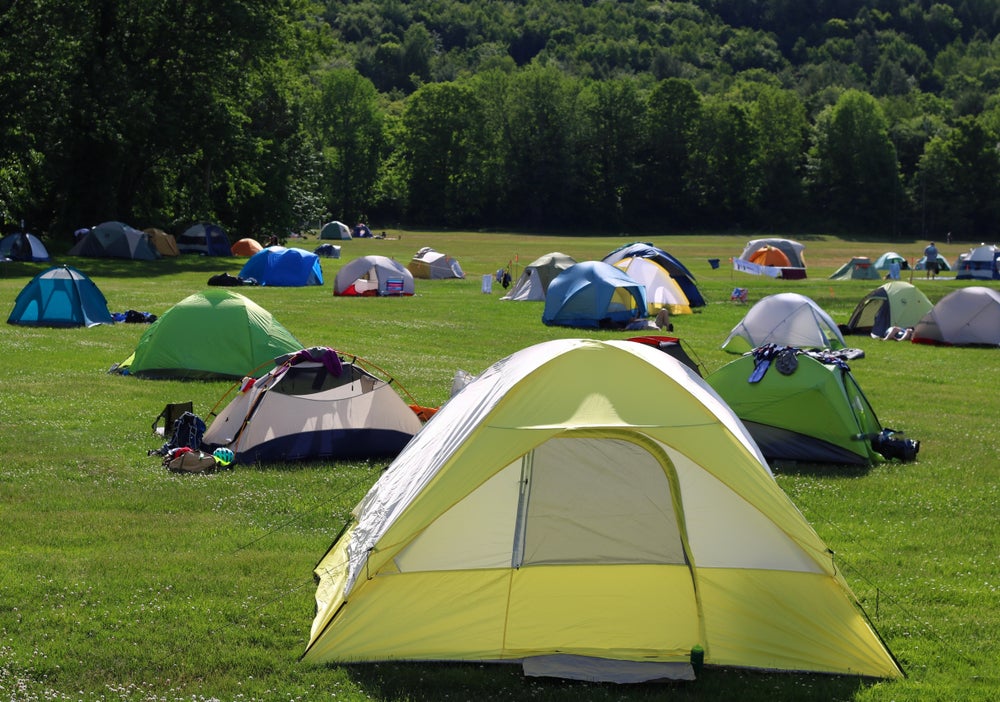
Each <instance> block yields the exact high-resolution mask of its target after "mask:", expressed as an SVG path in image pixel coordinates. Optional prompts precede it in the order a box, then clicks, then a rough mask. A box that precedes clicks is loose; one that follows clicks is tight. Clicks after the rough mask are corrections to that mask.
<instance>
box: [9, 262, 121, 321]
mask: <svg viewBox="0 0 1000 702" xmlns="http://www.w3.org/2000/svg"><path fill="white" fill-rule="evenodd" d="M7 323H8V324H19V325H23V326H29V327H93V326H96V325H98V324H114V323H115V321H114V319H113V318H112V317H111V313H110V312H109V311H108V302H107V300H105V299H104V294H103V293H102V292H101V291H100V290H99V289H98V288H97V286H96V285H95V284H94V282H93V281H92V280H91V279H90V278H88V277H87V276H85V275H84V274H83V273H81V272H80V271H78V270H76V269H75V268H70V267H69V266H56V267H53V268H49V269H48V270H46V271H42V272H41V273H39V274H38V275H36V276H35V277H34V278H32V279H31V280H30V281H29V282H28V284H27V285H25V286H24V288H22V289H21V292H20V293H18V295H17V299H16V300H14V309H13V310H12V311H11V313H10V317H8V318H7Z"/></svg>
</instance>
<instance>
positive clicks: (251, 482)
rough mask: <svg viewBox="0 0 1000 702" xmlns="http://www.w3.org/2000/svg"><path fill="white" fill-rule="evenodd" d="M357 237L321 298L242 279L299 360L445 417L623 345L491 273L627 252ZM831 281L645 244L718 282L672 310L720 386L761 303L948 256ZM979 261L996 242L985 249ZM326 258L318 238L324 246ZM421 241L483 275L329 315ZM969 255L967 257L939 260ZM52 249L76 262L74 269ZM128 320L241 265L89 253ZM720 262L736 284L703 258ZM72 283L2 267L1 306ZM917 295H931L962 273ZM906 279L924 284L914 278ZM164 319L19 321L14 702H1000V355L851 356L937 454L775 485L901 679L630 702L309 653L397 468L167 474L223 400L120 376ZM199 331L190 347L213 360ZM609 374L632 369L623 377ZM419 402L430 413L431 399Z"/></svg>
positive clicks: (11, 386) (837, 252)
mask: <svg viewBox="0 0 1000 702" xmlns="http://www.w3.org/2000/svg"><path fill="white" fill-rule="evenodd" d="M387 234H388V238H386V239H384V240H354V241H347V242H336V243H342V245H343V257H342V258H341V259H340V260H333V259H324V260H323V271H324V275H325V277H326V284H325V285H324V286H322V287H319V286H316V287H309V288H241V289H240V290H239V291H240V292H242V293H243V294H246V295H247V296H249V297H251V298H253V299H254V300H256V301H257V302H258V303H260V304H261V305H262V306H264V307H265V308H266V309H268V310H269V311H270V312H272V313H273V314H274V316H275V317H276V318H277V319H278V321H279V322H281V323H282V324H283V325H284V326H285V327H287V328H288V329H289V330H290V331H291V332H292V333H293V334H294V335H295V336H296V337H297V338H298V339H299V340H300V341H301V342H302V343H303V344H304V345H306V346H312V345H327V346H333V347H335V348H337V349H340V350H342V351H344V352H347V353H351V354H356V355H358V356H360V357H362V358H364V359H367V360H368V361H370V362H372V363H374V364H376V365H377V366H379V367H381V368H383V369H385V370H386V371H388V372H389V373H391V374H392V375H393V376H394V377H395V379H396V381H397V383H398V384H399V385H400V386H401V387H402V388H404V389H405V390H406V391H407V393H409V396H410V397H412V399H413V401H416V402H417V403H419V404H423V405H428V406H437V405H439V404H441V403H442V402H444V401H445V400H446V399H447V397H448V395H449V391H450V387H451V382H452V378H453V376H454V375H455V372H456V371H457V370H459V369H461V370H465V371H468V372H470V373H478V372H480V371H482V370H483V369H484V368H486V367H487V366H488V365H490V364H491V363H493V362H494V361H496V360H499V359H500V358H502V357H504V356H506V355H508V354H510V353H512V352H514V351H516V350H518V349H520V348H523V347H525V346H528V345H531V344H534V343H537V342H540V341H544V340H547V339H552V338H559V337H576V336H592V337H596V338H621V337H623V336H625V335H626V334H625V333H623V332H612V331H600V332H593V333H591V332H585V331H581V330H573V329H564V328H550V327H546V326H545V325H543V324H542V323H541V311H542V305H541V303H509V302H500V301H499V298H500V297H501V295H502V290H501V289H500V288H499V286H496V285H494V290H493V292H492V294H484V293H482V292H481V278H482V276H483V275H484V274H492V273H493V272H494V271H496V270H497V269H498V268H500V267H503V266H505V265H507V264H508V262H510V263H511V265H512V266H513V268H514V274H515V275H514V277H515V279H516V276H517V274H518V273H519V272H520V270H521V268H523V265H524V264H525V263H528V262H530V261H532V260H533V259H535V258H536V257H538V256H540V255H542V254H544V253H547V252H550V251H562V252H563V253H567V254H569V255H571V256H573V257H574V258H575V259H577V260H578V261H583V260H588V259H599V258H602V257H603V256H604V255H605V254H607V253H608V252H609V251H611V250H612V249H613V248H616V247H617V246H619V245H621V244H624V243H629V242H631V241H633V238H630V237H617V238H616V237H550V236H527V235H513V234H504V233H491V234H482V233H468V232H459V233H420V232H413V231H394V230H391V231H389V232H387ZM797 238H799V240H800V241H802V242H803V243H805V244H806V251H805V255H806V259H807V261H808V264H809V278H807V279H806V280H801V281H780V280H770V279H767V278H759V277H755V276H748V275H745V274H742V273H734V272H733V271H732V270H730V268H729V267H728V261H729V258H730V257H732V256H735V255H738V254H739V252H740V251H741V250H742V248H743V246H744V244H745V243H746V240H745V238H744V237H733V236H675V237H654V238H646V239H644V240H649V241H651V242H653V243H655V244H656V245H658V246H661V247H662V248H664V249H665V250H667V251H669V252H671V253H672V254H674V255H675V256H676V257H677V258H679V259H680V260H681V261H683V262H684V263H685V264H686V265H687V266H688V267H689V268H690V269H691V270H692V271H693V272H694V274H695V275H696V276H697V278H698V284H699V288H700V289H701V291H702V293H703V294H704V296H705V297H706V299H707V300H708V305H707V307H706V308H705V309H704V310H703V311H701V312H699V313H697V314H693V315H690V316H678V317H675V318H674V322H675V327H676V329H675V333H676V334H677V335H679V336H681V337H682V338H683V339H684V341H685V342H686V345H687V347H688V348H689V349H690V350H691V351H692V352H693V355H694V356H695V357H696V358H697V359H698V360H699V361H700V362H701V363H702V365H703V367H704V369H705V370H706V371H708V372H710V371H712V370H715V369H716V368H718V367H720V366H722V365H723V364H725V363H726V362H728V361H729V360H731V359H732V358H733V357H732V356H730V355H729V354H726V353H724V352H722V351H721V350H720V349H719V345H720V344H721V343H722V341H723V340H724V339H725V337H726V335H727V334H728V332H729V331H730V329H732V327H733V326H734V325H735V324H737V323H738V322H739V320H740V319H741V318H742V316H743V315H744V314H745V313H746V311H747V309H748V306H747V305H740V304H738V303H733V302H730V301H729V296H730V292H731V290H732V289H733V287H736V286H740V287H746V288H748V289H749V291H750V300H749V301H750V303H751V304H752V303H753V302H754V301H756V300H759V299H760V298H761V297H764V296H765V295H768V294H771V293H775V292H781V291H794V292H801V293H803V294H805V295H808V296H810V297H811V298H813V299H814V300H815V301H816V302H817V303H819V304H820V305H821V306H822V307H823V308H824V309H826V310H827V311H828V312H829V313H830V314H831V315H832V316H833V318H834V320H835V321H837V322H846V321H847V318H848V316H849V314H850V312H851V311H852V310H853V308H854V306H855V304H856V303H857V302H858V300H860V299H861V297H862V296H863V295H864V294H865V293H866V292H868V291H869V290H871V289H872V288H874V287H876V286H877V285H878V283H877V281H843V282H841V281H830V280H828V279H827V276H828V275H829V274H830V273H832V272H833V271H834V270H835V269H836V268H838V267H839V266H840V265H841V264H842V263H844V262H845V261H847V260H848V259H849V258H850V257H851V256H852V255H865V256H870V257H871V258H873V259H874V258H875V257H877V256H878V255H880V254H881V253H883V252H884V251H886V250H895V251H898V252H899V253H900V254H902V255H903V256H905V257H907V258H909V259H911V260H914V259H916V258H918V257H919V256H920V255H921V251H922V249H923V246H924V244H925V243H926V242H921V241H907V242H899V241H897V242H893V243H886V242H864V241H847V240H844V239H839V238H835V237H826V236H810V237H797ZM977 243H978V242H977ZM316 244H317V242H316V241H315V239H307V240H305V241H303V242H301V243H300V244H298V245H301V246H303V247H305V248H308V249H309V250H312V248H314V247H315V245H316ZM421 246H432V247H434V248H436V249H438V250H440V251H445V252H447V253H450V254H452V255H454V256H455V257H456V258H458V259H459V261H460V262H461V265H462V267H463V268H464V270H465V271H466V273H467V278H466V279H465V280H444V281H417V292H416V295H414V296H413V297H411V298H367V299H346V298H334V297H333V295H332V293H331V286H332V283H333V279H334V275H335V273H336V270H337V269H338V268H339V267H340V266H341V265H342V264H343V263H345V262H347V261H349V260H351V259H353V258H355V257H356V256H359V255H364V254H369V253H379V254H384V255H388V256H392V257H395V258H397V259H399V260H401V261H407V260H409V258H410V257H411V256H412V255H413V253H414V252H415V251H416V250H417V249H418V248H420V247H421ZM941 248H942V253H943V254H944V255H945V256H947V257H948V258H949V259H950V260H954V259H955V258H956V257H957V255H958V253H960V252H961V251H964V250H967V248H968V245H967V244H958V243H956V244H953V245H950V246H947V245H946V246H942V247H941ZM54 253H57V252H54ZM56 258H57V263H68V264H69V265H72V266H75V267H77V268H79V269H80V270H82V271H83V272H84V273H86V274H87V275H88V276H90V277H91V279H92V280H94V282H95V283H97V285H98V286H99V287H100V288H101V290H102V291H103V293H104V295H105V297H106V298H107V299H108V305H109V308H110V309H111V311H113V312H119V311H125V310H129V309H134V310H139V311H145V312H151V313H153V314H157V315H159V314H162V313H163V312H165V311H166V310H168V309H169V308H170V307H172V306H173V305H174V304H175V303H177V302H179V301H180V300H181V299H183V298H184V297H186V296H187V295H189V294H191V293H194V292H197V291H199V290H203V289H205V288H206V287H207V286H206V282H207V280H208V278H209V277H210V276H212V275H214V274H216V273H220V272H223V271H228V272H229V273H232V274H237V273H238V272H239V269H240V267H241V266H242V263H243V260H241V259H205V258H196V257H184V258H180V259H164V260H161V261H157V262H153V263H133V262H123V261H110V260H94V259H72V258H68V257H65V256H58V254H57V255H56ZM710 258H719V259H721V260H722V265H721V266H720V268H718V269H713V268H712V267H711V266H710V265H709V263H708V259H710ZM48 265H49V264H24V263H9V264H4V265H3V267H2V268H0V303H2V304H3V305H5V307H4V310H5V312H4V313H5V314H7V313H9V310H10V308H11V307H12V306H13V301H14V298H15V297H16V295H17V293H18V292H19V291H20V290H21V288H22V287H23V286H24V285H25V283H26V282H27V281H28V280H30V278H31V277H32V276H33V275H34V274H35V273H37V272H39V271H41V270H44V269H45V268H47V267H48ZM922 275H923V274H922V272H917V273H916V274H915V276H914V278H913V282H914V283H915V284H917V285H918V286H919V287H920V288H921V289H922V290H924V292H926V293H927V295H928V296H929V297H930V299H931V300H932V301H936V300H938V299H940V298H941V297H942V296H943V295H944V294H946V293H947V292H949V291H951V290H954V289H956V288H958V287H961V286H963V285H966V284H967V283H965V282H964V281H955V280H949V279H939V280H935V281H928V280H924V279H923V277H922ZM907 278H908V276H907V274H906V273H905V272H904V279H907ZM145 329H146V327H145V325H138V324H117V325H114V326H101V327H95V328H92V329H65V330H63V329H49V328H24V327H15V326H12V325H7V324H4V325H0V357H2V359H3V364H4V370H3V372H2V374H0V441H2V447H3V448H2V455H3V460H2V468H0V698H2V699H10V700H18V701H20V700H136V701H138V700H143V701H161V700H162V701H168V700H169V701H173V700H192V701H194V700H199V701H200V700H314V699H316V700H319V699H342V700H387V701H395V700H444V699H448V700H456V699H457V700H481V699H503V700H521V699H527V698H530V699H538V700H579V699H588V700H647V699H681V700H699V699H739V700H776V699H777V700H897V701H899V700H913V701H916V700H920V701H921V702H923V701H924V700H995V699H998V698H1000V591H998V588H1000V530H998V527H997V524H998V513H1000V511H998V506H1000V500H998V491H1000V488H998V475H1000V438H998V431H997V417H998V415H1000V393H998V392H997V382H996V370H997V368H998V367H1000V363H998V360H1000V356H998V354H1000V350H998V349H983V348H938V347H931V346H924V345H917V344H909V343H894V342H882V341H878V340H873V339H870V338H868V337H850V338H849V341H850V342H851V344H852V345H853V346H856V347H858V348H861V349H863V350H864V351H865V354H866V357H865V358H864V359H861V360H858V361H854V362H852V364H851V368H852V371H853V373H854V375H855V377H856V378H857V379H858V381H859V383H860V384H861V387H862V388H863V389H864V390H865V393H866V394H867V396H868V398H869V400H870V401H871V403H872V405H873V406H874V408H875V410H876V412H877V413H878V416H879V419H880V420H881V422H882V424H883V425H885V426H889V427H893V428H895V429H899V430H902V431H904V432H905V433H906V435H907V436H908V437H911V438H915V439H918V440H920V441H921V451H920V454H919V458H918V460H917V461H916V462H915V463H909V464H900V463H884V464H880V465H878V466H876V467H874V468H872V469H870V470H852V469H845V468H840V467H830V466H815V465H782V466H776V467H775V472H776V478H777V480H778V482H779V484H780V485H781V487H782V488H783V489H784V490H785V491H786V492H787V493H788V494H789V496H790V497H791V498H792V500H793V501H794V502H795V503H796V505H797V506H798V507H799V509H800V510H801V511H802V512H803V514H804V515H805V517H806V518H807V520H808V521H809V522H810V523H811V524H812V525H813V526H814V527H815V528H816V530H817V531H818V532H819V533H820V535H821V536H822V537H823V538H824V539H825V540H826V542H827V544H828V545H829V546H830V547H831V548H832V549H833V550H834V551H835V552H836V553H837V562H838V563H839V564H840V566H841V567H842V568H843V571H844V573H845V576H846V578H847V581H848V582H849V583H850V584H851V586H852V588H853V589H854V591H855V593H856V594H857V595H858V597H859V599H860V600H861V601H862V603H863V604H864V606H865V608H866V610H867V611H868V613H869V614H870V615H871V617H872V619H873V623H874V624H875V626H876V627H877V628H878V630H879V632H880V633H881V634H882V636H883V638H884V639H885V640H886V642H887V644H888V645H889V647H890V649H891V650H892V651H893V653H894V654H895V655H896V657H897V658H898V659H899V661H900V663H901V664H902V666H903V668H904V670H905V671H906V673H907V676H908V677H907V678H906V679H904V680H901V681H897V682H882V681H872V680H859V679H856V678H851V677H840V676H821V675H800V674H780V673H773V674H772V673H760V672H748V671H742V670H730V669H718V668H707V669H706V670H705V671H704V673H703V675H702V676H701V678H700V679H699V680H698V681H696V682H693V683H683V684H680V683H679V684H668V685H640V686H612V685H597V684H586V683H579V682H566V681H558V680H537V679H526V678H524V677H523V676H522V675H521V672H520V668H519V667H517V666H497V665H478V664H469V665H444V664H440V665H429V664H379V665H362V666H348V667H316V666H306V665H303V664H301V663H299V662H298V657H299V656H300V655H301V653H302V651H303V649H304V646H305V644H306V641H307V638H308V633H309V626H310V623H311V621H312V615H313V607H314V601H313V595H314V584H313V579H312V568H313V566H314V565H315V563H316V561H317V560H318V559H319V558H320V557H321V556H322V555H323V553H324V552H325V551H326V549H327V547H328V546H329V545H330V543H331V542H332V540H333V539H334V537H335V536H336V535H337V533H338V531H339V530H340V528H341V526H342V524H343V523H344V521H345V520H346V518H347V515H348V513H349V511H350V509H351V508H352V507H353V506H354V505H355V504H356V502H357V501H358V500H359V499H360V498H361V497H362V496H363V495H364V494H365V492H366V491H367V489H368V488H369V487H370V485H371V484H372V483H373V482H374V480H375V479H376V478H377V477H378V475H379V472H380V470H381V469H382V468H384V464H378V463H367V462H355V463H338V464H334V463H310V464H301V465H299V464H292V465H268V466H259V467H239V468H237V469H236V470H233V471H224V472H220V473H216V474H212V475H177V474H173V473H169V472H167V471H166V470H164V469H163V468H162V467H161V466H160V464H159V459H158V457H155V456H154V457H148V456H147V451H148V450H150V449H155V448H157V447H158V446H159V445H160V443H162V439H158V438H157V437H155V436H154V435H153V434H152V432H151V430H150V423H151V422H152V420H153V418H154V417H155V416H156V415H157V414H158V413H159V411H160V410H161V409H162V408H163V406H164V404H166V403H167V402H176V401H182V400H192V401H193V402H194V404H195V411H196V412H197V413H198V414H200V415H201V416H203V417H206V418H208V416H209V413H210V411H211V410H212V408H213V407H214V406H215V405H216V404H217V403H218V402H219V401H220V399H221V398H222V397H223V396H224V395H225V394H226V393H227V391H228V390H229V384H228V383H225V382H178V381H150V380H139V379H136V378H132V377H122V376H118V375H110V374H108V373H107V372H106V371H107V370H108V369H109V367H110V366H111V365H112V364H114V363H116V362H119V361H121V360H123V359H124V358H125V357H126V356H128V355H129V354H130V353H131V351H132V350H133V349H134V347H135V344H136V342H137V341H138V339H139V337H140V336H141V335H142V333H143V332H144V331H145ZM218 342H219V340H218V339H215V338H212V337H210V336H209V337H207V338H191V339H187V340H185V341H184V343H192V344H215V343H218ZM606 372H611V371H610V369H608V370H607V371H606ZM408 399H409V398H408Z"/></svg>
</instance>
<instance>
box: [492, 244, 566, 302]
mask: <svg viewBox="0 0 1000 702" xmlns="http://www.w3.org/2000/svg"><path fill="white" fill-rule="evenodd" d="M575 265H576V260H575V259H573V257H572V256H567V255H566V254H564V253H560V252H559V251H553V252H552V253H547V254H545V255H544V256H539V257H538V258H536V259H535V260H534V261H532V262H531V263H529V264H528V265H527V266H525V267H524V270H523V271H522V272H521V275H520V276H519V277H518V279H517V282H516V283H514V287H512V288H511V289H510V292H508V293H507V294H506V295H504V296H503V297H501V298H500V299H501V300H519V301H525V300H533V301H539V302H540V301H542V300H544V299H545V293H546V292H547V291H548V289H549V284H550V283H551V282H552V281H553V280H554V279H555V277H556V276H557V275H559V274H560V273H562V272H563V271H564V270H566V269H567V268H570V267H572V266H575Z"/></svg>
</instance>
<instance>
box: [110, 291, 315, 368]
mask: <svg viewBox="0 0 1000 702" xmlns="http://www.w3.org/2000/svg"><path fill="white" fill-rule="evenodd" d="M302 348H303V346H302V344H301V343H299V341H298V340H297V339H296V338H295V337H294V336H292V334H291V333H290V332H289V331H288V330H287V329H285V328H284V327H283V326H281V324H279V323H278V322H277V320H275V319H274V317H272V316H271V313H270V312H268V311H267V310H265V309H264V308H263V307H261V306H260V305H258V304H257V303H255V302H254V301H253V300H251V299H249V298H248V297H245V296H244V295H240V294H239V293H234V292H230V291H229V290H215V289H212V290H206V291H204V292H200V293H195V294H194V295H190V296H188V297H186V298H184V299H183V300H181V301H180V302H178V303H177V304H176V305H174V306H173V307H171V308H170V309H169V310H167V311H166V312H164V313H163V315H162V316H161V317H160V318H159V319H157V320H156V321H155V322H153V324H152V326H150V327H149V329H147V330H146V333H145V334H143V335H142V338H140V339H139V343H138V344H137V345H136V347H135V351H134V352H133V353H132V355H131V356H129V357H128V358H127V359H125V360H124V361H122V362H121V363H119V364H118V365H116V366H114V367H112V369H111V370H112V371H113V372H118V373H122V374H123V375H135V376H138V377H141V378H186V379H202V380H211V379H228V378H231V379H236V380H238V379H240V378H243V377H246V376H248V375H255V374H256V373H257V372H258V371H260V370H261V369H262V368H265V367H266V368H267V369H270V367H271V366H272V365H273V360H274V358H275V357H277V356H281V355H283V354H286V353H291V352H294V351H298V350H300V349H302Z"/></svg>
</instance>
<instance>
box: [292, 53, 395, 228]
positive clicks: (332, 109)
mask: <svg viewBox="0 0 1000 702" xmlns="http://www.w3.org/2000/svg"><path fill="white" fill-rule="evenodd" d="M308 121H309V124H310V125H311V130H312V131H313V133H314V134H315V136H316V139H317V140H318V141H319V143H320V144H322V148H323V156H324V159H325V161H326V169H327V172H328V177H327V182H326V203H325V207H324V208H323V209H324V211H325V213H326V214H332V215H335V216H336V217H337V218H338V219H343V220H346V221H353V220H355V219H357V218H359V217H360V216H361V215H362V213H364V212H366V211H367V210H368V208H369V205H370V202H371V200H372V194H373V190H374V187H375V182H376V179H377V178H378V170H379V165H380V162H381V159H382V156H383V153H384V149H385V142H384V136H383V131H382V130H383V121H384V114H383V111H382V107H381V104H380V98H379V95H378V92H377V91H376V90H375V86H374V85H373V84H372V82H371V81H370V80H368V79H367V78H364V77H363V76H361V74H359V73H358V72H357V71H355V70H353V69H348V68H338V69H332V70H328V71H325V72H323V73H320V74H319V75H317V76H316V78H315V86H314V93H313V95H312V99H311V101H310V115H309V120H308Z"/></svg>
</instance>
